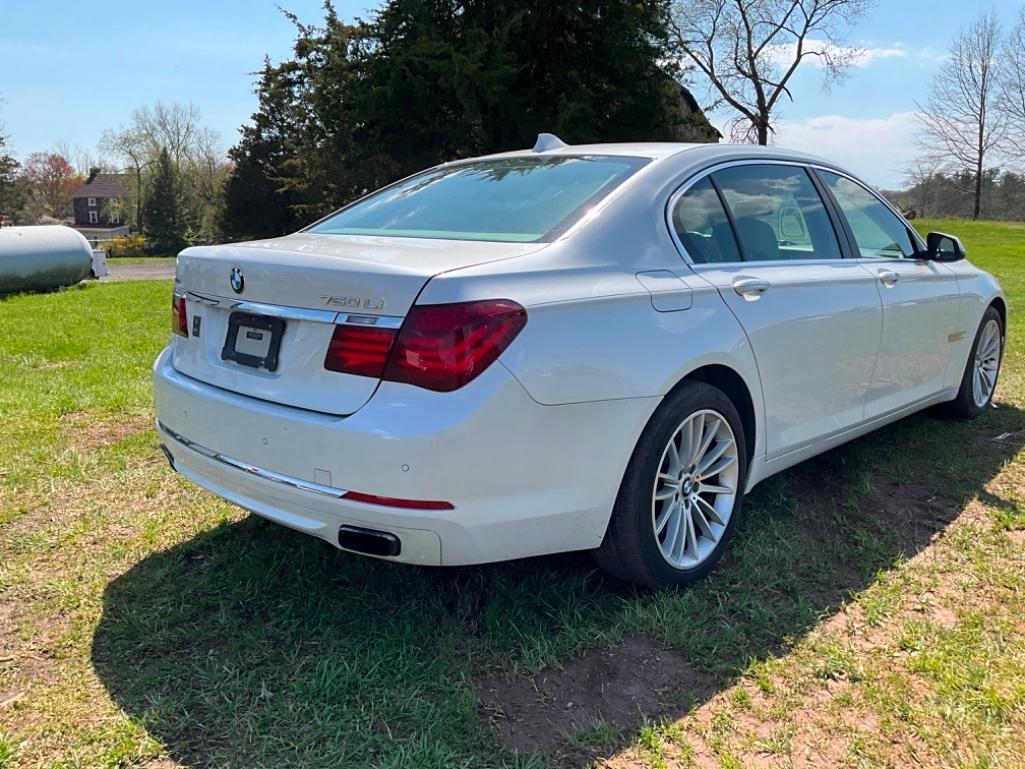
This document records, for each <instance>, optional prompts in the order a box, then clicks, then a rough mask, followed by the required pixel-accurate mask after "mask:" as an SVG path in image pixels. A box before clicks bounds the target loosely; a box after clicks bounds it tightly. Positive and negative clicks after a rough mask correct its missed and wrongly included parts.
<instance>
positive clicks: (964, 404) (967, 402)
mask: <svg viewBox="0 0 1025 769" xmlns="http://www.w3.org/2000/svg"><path fill="white" fill-rule="evenodd" d="M990 321H996V324H997V326H998V327H999V329H1000V360H999V362H998V365H997V372H996V376H997V379H999V377H1000V366H1001V365H1002V364H1003V362H1004V342H1005V339H1006V334H1005V331H1004V322H1003V319H1002V318H1001V317H1000V313H999V312H997V309H996V308H995V307H992V306H990V307H988V308H986V312H984V313H983V314H982V320H981V321H979V328H978V329H977V330H976V331H975V339H974V340H973V342H972V350H971V352H970V353H969V355H968V361H967V363H965V368H964V374H962V376H961V387H960V389H958V391H957V397H956V398H954V400H952V401H951V402H950V403H948V404H946V408H945V409H944V410H945V412H946V414H947V415H948V416H952V417H954V418H955V419H975V418H976V417H977V416H979V415H980V414H982V413H983V412H984V411H986V409H988V408H989V407H990V404H992V403H993V395H994V393H995V392H996V382H994V384H993V390H992V391H991V392H990V394H989V398H987V399H986V402H985V403H984V404H982V405H979V404H978V403H976V402H975V396H974V374H975V359H976V355H977V354H978V352H979V342H980V341H981V339H982V332H983V329H985V328H986V325H987V324H988V323H989V322H990Z"/></svg>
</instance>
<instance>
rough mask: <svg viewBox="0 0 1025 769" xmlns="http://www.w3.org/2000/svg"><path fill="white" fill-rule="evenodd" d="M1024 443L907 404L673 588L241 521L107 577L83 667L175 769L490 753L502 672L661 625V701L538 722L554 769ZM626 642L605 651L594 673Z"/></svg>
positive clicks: (746, 642) (611, 746)
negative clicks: (337, 545)
mask: <svg viewBox="0 0 1025 769" xmlns="http://www.w3.org/2000/svg"><path fill="white" fill-rule="evenodd" d="M1023 445H1025V413H1023V412H1021V411H1019V410H1018V409H1015V408H1011V407H1006V406H1004V407H1001V408H1000V409H998V410H994V411H992V412H990V413H987V414H986V415H984V416H983V418H981V419H980V420H978V421H976V422H973V423H959V422H945V421H939V420H936V419H933V418H932V417H930V416H926V415H922V416H917V417H913V418H911V419H908V420H904V421H903V422H900V423H898V424H896V425H893V426H890V427H888V428H885V429H883V430H881V431H879V432H877V433H875V434H873V435H871V436H868V437H866V438H863V439H861V440H859V441H856V442H854V443H852V444H849V445H848V446H845V447H842V448H840V449H837V450H835V451H832V452H829V453H828V454H825V455H823V456H822V457H819V458H817V459H815V460H812V461H810V462H807V463H805V464H804V465H802V466H800V467H798V468H795V469H794V470H792V471H789V472H787V473H783V474H781V475H779V476H777V477H775V478H773V479H770V480H769V481H766V482H765V483H764V484H762V485H761V486H759V487H758V489H756V490H755V491H754V492H753V493H752V494H751V496H750V497H749V498H748V501H747V503H746V507H745V518H744V520H743V522H742V524H741V526H740V527H739V530H738V534H737V538H736V539H735V541H734V543H733V545H732V546H731V548H730V551H729V552H728V555H727V557H726V558H725V559H724V561H723V563H722V564H721V565H720V566H719V567H718V568H717V569H716V570H715V571H714V572H713V574H712V575H710V576H709V577H708V578H707V579H706V580H704V581H703V582H701V583H700V584H698V585H696V586H694V587H692V588H691V589H689V590H685V591H680V592H663V593H649V592H645V591H641V590H638V589H635V588H633V587H631V586H629V585H624V584H622V583H619V582H617V581H615V580H612V579H610V578H607V577H604V576H603V575H602V574H601V573H600V572H597V571H596V570H595V568H594V567H593V565H592V563H591V561H590V559H589V557H588V556H587V555H586V554H570V555H564V556H557V557H550V558H538V559H530V560H525V561H519V562H514V563H508V564H499V565H494V566H483V567H474V568H453V569H425V568H415V567H409V566H401V565H396V564H388V563H381V562H378V561H374V560H371V559H365V558H360V557H357V556H350V555H347V554H344V553H340V552H337V551H335V550H333V549H332V548H330V547H329V546H327V545H325V544H323V543H321V542H319V541H317V540H314V539H311V538H308V537H305V536H303V535H300V534H296V533H294V532H291V531H288V530H286V529H283V528H279V527H277V526H274V525H272V524H269V523H266V522H264V521H262V520H260V519H258V518H256V517H250V518H248V519H246V520H244V521H242V522H240V523H234V524H225V525H222V526H219V527H217V528H215V529H212V530H209V531H206V532H204V533H202V534H200V535H198V536H196V537H195V538H193V539H191V540H189V541H187V542H184V543H182V544H180V545H178V546H176V547H174V548H172V549H170V550H166V551H162V552H157V553H154V554H152V555H149V556H147V557H146V558H144V559H143V560H142V561H141V562H139V563H138V564H137V565H136V566H135V567H134V568H132V569H131V570H130V571H129V572H127V573H126V574H124V575H122V576H120V577H118V578H117V579H115V580H114V581H113V582H111V583H110V584H109V586H108V587H107V589H106V591H105V593H104V598H103V616H102V618H101V620H100V623H99V626H98V628H97V630H96V633H95V637H94V642H93V662H94V665H95V668H96V671H97V673H98V675H99V677H100V678H101V680H102V681H103V683H104V684H105V686H106V687H107V689H108V691H109V692H110V694H111V696H112V697H113V699H114V700H115V701H116V702H117V703H118V704H119V705H120V706H121V707H122V708H123V709H124V710H125V711H126V712H127V713H128V714H129V715H130V716H132V717H134V718H136V719H137V720H139V721H140V722H141V723H142V724H144V725H145V727H146V728H147V730H148V731H149V733H150V734H151V735H152V736H153V737H154V738H156V739H158V740H159V741H160V742H161V743H162V744H163V745H164V746H165V747H166V750H167V751H168V753H169V754H170V755H171V757H172V758H173V759H175V760H176V761H178V762H180V763H182V764H184V765H186V766H224V767H252V766H267V767H299V766H346V765H353V766H356V765H373V766H379V767H387V766H396V767H398V766H403V767H408V766H423V767H435V766H436V767H450V766H456V765H458V766H467V767H471V766H473V767H476V766H480V767H487V766H506V765H522V764H524V763H527V760H526V759H525V757H524V756H523V754H522V753H515V752H514V751H512V750H511V749H510V748H509V747H507V746H508V745H510V744H512V745H518V746H519V747H524V746H523V744H522V742H521V743H517V742H516V741H515V740H512V741H510V740H509V739H508V736H509V729H508V728H507V727H508V726H509V725H508V724H506V723H503V717H504V714H502V713H500V712H497V713H496V709H495V708H494V707H491V708H490V709H488V708H482V707H481V702H480V700H481V698H483V699H484V700H485V701H487V700H488V698H489V697H491V696H492V695H493V693H494V692H496V691H497V692H498V693H499V696H501V692H502V691H503V685H502V682H503V681H508V682H509V684H508V686H509V689H510V690H513V689H515V688H516V687H517V686H519V684H518V683H517V682H522V680H523V678H524V677H525V676H528V675H530V674H533V673H536V672H537V671H540V670H543V669H546V668H547V669H550V668H552V667H553V666H559V665H565V666H566V669H567V670H570V671H572V670H574V669H575V668H574V667H573V666H579V665H580V664H581V663H580V662H579V660H581V659H585V660H586V659H587V655H584V656H583V657H580V656H579V654H580V652H582V651H583V650H586V649H590V648H593V647H613V646H614V644H616V643H617V642H618V641H620V639H622V638H623V637H624V636H626V637H627V638H628V640H629V639H631V638H637V637H642V638H644V637H647V638H650V639H655V641H656V642H657V643H658V644H659V648H660V649H665V650H666V653H669V654H673V655H675V657H674V659H675V660H676V662H675V663H674V665H670V666H668V668H669V669H670V670H672V671H676V673H674V675H677V676H682V678H680V680H678V681H676V682H675V683H677V684H679V685H678V686H676V687H675V688H674V687H673V686H669V687H667V696H666V697H661V696H660V697H658V698H654V699H652V698H647V699H645V698H643V697H638V710H637V712H636V713H635V714H633V715H632V721H633V723H630V724H626V725H624V724H622V723H616V727H617V728H616V729H614V730H609V729H606V728H603V727H602V724H601V723H600V722H599V723H598V724H594V725H593V726H592V728H591V729H582V730H578V731H577V732H576V733H565V734H559V735H557V736H556V737H555V738H554V742H553V741H547V742H546V741H544V740H542V739H540V738H539V740H538V747H539V748H544V751H545V756H546V759H547V760H548V761H551V762H553V763H559V764H576V765H579V764H583V763H586V762H587V761H589V760H591V759H593V758H595V757H596V756H601V755H609V754H610V753H611V752H613V751H615V750H616V749H617V748H619V747H621V746H622V745H623V744H624V741H625V740H628V739H630V738H631V737H632V736H633V735H634V734H636V730H637V728H638V726H639V724H640V723H641V721H642V718H644V717H658V716H665V715H668V716H670V717H672V716H676V715H679V714H682V713H683V712H684V711H685V710H686V709H687V708H688V707H690V706H692V705H694V704H700V703H701V702H702V701H704V700H706V699H707V698H708V697H710V696H712V695H713V694H714V693H715V692H716V691H718V690H721V689H722V688H723V687H726V686H728V685H729V684H730V682H731V681H732V680H734V679H735V678H736V676H737V675H739V674H740V672H742V670H743V669H744V668H745V667H746V666H747V664H748V663H749V662H750V660H752V659H760V658H765V657H767V656H772V655H778V654H781V653H785V651H786V649H787V647H788V645H789V644H791V643H793V642H794V641H796V640H798V639H799V638H800V637H801V636H803V635H804V634H805V633H807V632H808V631H809V630H810V629H812V628H813V627H815V626H816V625H817V624H818V623H819V622H820V621H821V620H822V619H823V617H824V616H826V615H829V614H831V613H833V612H835V611H836V610H837V608H838V607H839V606H840V605H841V604H842V602H843V601H844V600H845V599H846V598H847V597H848V596H849V595H850V593H851V592H856V591H859V590H861V589H863V588H865V587H866V586H868V585H869V584H871V583H872V582H873V581H874V579H875V575H877V574H878V573H879V572H880V570H885V569H887V568H890V567H892V566H893V565H894V564H895V563H897V562H899V561H900V560H902V559H904V558H907V557H911V556H913V555H914V554H915V553H917V552H919V551H921V550H922V549H924V548H926V547H927V546H928V545H929V543H930V541H931V540H932V539H933V538H934V537H935V535H936V534H937V533H939V532H941V531H942V530H943V529H944V527H945V526H946V525H947V524H948V523H950V522H951V521H952V520H953V519H954V518H955V517H956V516H957V515H958V514H959V512H960V510H961V508H962V506H963V504H964V503H965V502H966V501H967V500H968V499H970V498H972V497H973V496H975V495H977V494H981V493H982V492H983V487H984V485H985V484H986V483H987V482H988V481H989V480H990V479H991V478H993V477H994V475H995V474H996V473H997V472H998V471H999V470H1000V468H1001V466H1002V465H1003V464H1004V463H1005V462H1006V461H1007V460H1009V459H1010V458H1011V457H1013V456H1014V454H1016V453H1017V452H1018V451H1019V450H1020V449H1021V448H1022V446H1023ZM184 514H187V511H183V515H184ZM627 645H628V646H630V648H632V649H633V652H632V654H631V655H627V656H624V657H621V658H618V659H617V658H614V657H613V658H612V663H611V664H612V665H613V666H614V665H615V664H618V663H622V664H625V665H630V664H633V665H643V664H644V662H645V660H644V657H645V656H646V654H647V653H646V652H643V650H644V649H645V648H647V647H645V646H644V642H641V643H640V646H638V643H637V642H631V644H627ZM622 647H623V645H620V646H615V647H614V648H613V650H612V651H610V652H607V653H606V652H603V653H602V654H604V655H605V656H604V657H603V659H604V664H605V665H606V668H605V669H606V670H608V669H611V668H609V667H608V666H609V664H610V662H609V658H608V656H607V654H615V653H616V652H615V649H618V648H622ZM638 649H641V650H642V653H638V651H637V650H638ZM658 653H661V652H659V651H658V650H653V651H651V654H658ZM591 654H593V653H591ZM599 656H601V655H599ZM628 657H629V658H628ZM575 660H576V661H575ZM681 661H682V662H681ZM680 665H683V667H680ZM601 670H602V668H601V667H600V666H599V667H596V668H594V670H591V671H590V672H589V675H590V676H591V679H594V677H595V676H596V675H600V671H601ZM595 671H597V672H595ZM570 677H571V676H570ZM537 680H540V679H537ZM589 680H590V679H589ZM644 680H647V679H644ZM669 683H670V684H673V683H674V682H673V681H669ZM520 688H522V687H520ZM535 688H536V687H535ZM536 690H537V691H538V692H539V693H541V691H542V690H541V689H537V688H536ZM545 696H546V697H547V698H548V701H547V705H546V704H545V702H544V701H542V700H543V698H541V699H539V700H538V705H537V708H536V713H533V714H532V712H531V708H532V706H531V705H530V703H529V702H527V703H526V705H525V706H524V704H523V703H522V702H521V703H520V714H521V717H525V718H530V717H532V715H534V716H536V717H537V718H538V719H541V720H540V721H539V722H538V725H536V726H538V728H540V729H541V731H544V730H545V729H548V728H549V727H551V730H553V731H558V729H559V722H558V719H550V720H549V722H547V724H546V722H545V721H544V720H543V719H544V718H548V716H547V715H546V714H547V713H548V711H547V710H544V708H545V707H547V706H548V705H551V699H552V698H553V697H554V698H555V699H556V702H557V698H558V696H559V695H558V693H556V694H551V693H550V692H548V693H547V694H546V695H545ZM600 705H601V703H598V706H599V707H598V710H597V711H596V712H598V713H599V715H601V708H600ZM524 708H525V711H524ZM555 710H556V711H557V710H558V708H556V709H555ZM650 710H655V711H656V712H649V711H650ZM553 712H555V711H553ZM524 713H525V715H524ZM576 724H577V726H578V725H579V722H576ZM489 727H493V728H489ZM574 728H576V726H574ZM553 745H555V747H553Z"/></svg>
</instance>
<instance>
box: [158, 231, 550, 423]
mask: <svg viewBox="0 0 1025 769" xmlns="http://www.w3.org/2000/svg"><path fill="white" fill-rule="evenodd" d="M542 245H543V244H536V243H530V244H525V243H519V244H517V243H491V242H480V241H453V240H428V239H414V238H391V237H371V236H339V235H319V234H311V233H298V234H295V235H289V236H286V237H283V238H275V239H272V240H263V241H254V242H251V243H243V244H237V245H228V246H204V247H197V248H190V249H187V250H185V251H183V252H182V253H181V255H180V256H179V257H178V268H177V277H176V279H175V292H176V293H177V294H179V295H182V296H184V298H185V306H186V313H187V316H188V319H187V323H188V328H189V336H188V337H187V338H183V337H176V339H175V345H174V356H173V361H174V367H175V368H176V369H177V370H178V371H180V372H182V373H183V374H186V375H188V376H191V377H193V378H195V379H199V380H201V381H203V382H206V383H208V384H212V385H215V386H217V387H221V388H223V389H226V390H230V391H232V392H237V393H240V394H243V395H248V396H252V397H255V398H261V399H263V400H267V401H272V402H275V403H280V404H284V405H288V406H295V407H298V408H305V409H310V410H314V411H320V412H324V413H330V414H338V415H346V414H351V413H353V412H355V411H357V410H358V409H359V408H360V407H362V406H363V404H365V403H366V402H367V401H368V400H369V399H370V397H371V396H372V395H373V393H374V391H375V389H376V388H377V384H378V382H379V380H378V379H377V378H374V377H367V376H356V375H351V374H345V373H340V372H336V371H329V370H327V369H325V368H324V357H325V355H326V353H327V350H328V345H329V342H330V340H331V336H332V334H333V333H334V328H335V325H336V324H337V323H342V322H359V323H361V324H365V325H391V326H393V327H397V326H398V325H399V324H401V321H402V318H403V317H404V316H405V315H406V313H407V312H408V310H409V308H410V307H411V306H412V305H413V304H414V302H415V301H416V298H417V296H418V295H419V293H420V291H421V290H422V289H423V287H424V285H426V283H427V281H429V280H430V279H431V278H432V277H434V276H435V275H438V274H440V273H443V272H447V271H450V270H455V269H460V268H463V267H470V266H473V265H477V264H481V263H484V262H490V261H496V260H501V259H508V258H513V257H516V256H520V255H523V254H526V253H530V252H532V251H536V250H537V249H538V248H540V247H542Z"/></svg>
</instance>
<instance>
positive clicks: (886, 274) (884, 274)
mask: <svg viewBox="0 0 1025 769" xmlns="http://www.w3.org/2000/svg"><path fill="white" fill-rule="evenodd" d="M876 274H877V275H878V276H879V282H880V283H882V284H883V285H884V286H886V287H888V288H893V287H894V286H896V285H897V282H898V281H899V280H900V275H898V274H897V273H895V272H894V271H893V270H879V272H877V273H876Z"/></svg>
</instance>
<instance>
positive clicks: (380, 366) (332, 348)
mask: <svg viewBox="0 0 1025 769" xmlns="http://www.w3.org/2000/svg"><path fill="white" fill-rule="evenodd" d="M394 341H395V330H394V329H390V328H374V327H372V326H335V332H334V334H333V335H332V336H331V343H330V344H329V345H328V347H327V357H326V358H324V368H326V369H327V370H328V371H339V372H341V373H343V374H357V375H359V376H371V377H374V378H375V379H380V378H381V375H382V374H383V373H384V364H385V363H387V361H388V351H389V350H391V346H392V342H394Z"/></svg>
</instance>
